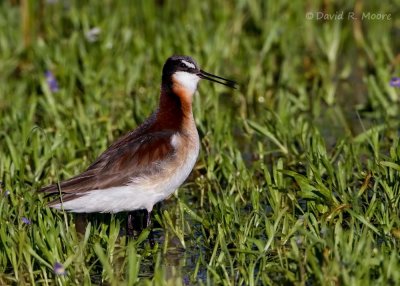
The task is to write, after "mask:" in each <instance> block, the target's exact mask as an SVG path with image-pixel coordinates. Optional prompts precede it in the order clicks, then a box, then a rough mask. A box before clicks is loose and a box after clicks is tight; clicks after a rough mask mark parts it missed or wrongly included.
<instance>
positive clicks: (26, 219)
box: [21, 216, 32, 224]
mask: <svg viewBox="0 0 400 286" xmlns="http://www.w3.org/2000/svg"><path fill="white" fill-rule="evenodd" d="M21 221H22V222H23V223H24V224H31V223H32V222H31V221H30V220H29V219H28V218H26V217H24V216H23V217H22V218H21Z"/></svg>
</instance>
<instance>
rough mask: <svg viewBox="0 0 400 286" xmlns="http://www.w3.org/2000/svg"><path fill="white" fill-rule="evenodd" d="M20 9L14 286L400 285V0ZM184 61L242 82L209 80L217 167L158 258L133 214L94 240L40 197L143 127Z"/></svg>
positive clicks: (1, 209) (106, 222)
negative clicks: (395, 82)
mask: <svg viewBox="0 0 400 286" xmlns="http://www.w3.org/2000/svg"><path fill="white" fill-rule="evenodd" d="M13 2H15V1H2V2H1V4H0V71H1V72H0V84H1V88H0V180H1V181H2V186H1V193H0V284H1V285H33V284H37V285H42V284H43V285H90V284H92V285H98V284H100V283H101V282H103V283H104V284H103V285H133V284H145V285H147V284H156V285H181V284H185V285H188V284H204V285H216V284H222V285H363V286H366V285H396V284H399V283H400V282H399V281H400V272H399V269H400V255H399V239H400V208H399V207H400V205H399V200H400V147H399V134H400V132H399V130H400V119H399V113H400V104H399V103H400V89H398V88H394V87H391V86H390V85H389V82H390V79H391V78H392V77H395V76H400V68H399V66H400V54H398V53H397V52H398V51H399V50H400V40H399V39H400V37H399V33H400V21H399V19H398V17H397V16H398V15H400V2H399V1H379V2H376V3H373V1H335V3H333V1H301V0H296V1H255V0H246V1H245V0H242V1H215V2H214V3H211V2H210V3H207V2H206V1H188V2H187V3H185V4H184V2H185V1H135V3H133V2H131V1H77V0H76V1H72V0H71V1H68V0H65V1H61V0H60V1H58V2H57V3H55V4H49V3H47V1H42V2H40V1H21V2H23V3H25V4H23V3H22V4H20V5H12V4H11V3H13ZM40 3H42V4H40ZM24 5H25V6H24ZM22 11H25V12H24V13H22ZM309 11H313V12H317V11H325V12H326V13H330V14H334V13H338V12H341V11H343V12H344V19H343V20H326V21H324V20H316V19H313V20H307V19H306V13H307V12H309ZM353 11H354V12H356V13H359V17H361V15H362V13H363V12H366V13H368V12H370V13H381V14H391V19H390V20H368V19H361V18H359V19H358V20H349V19H347V15H348V13H349V12H353ZM22 15H25V16H24V17H23V16H22ZM315 15H316V14H314V16H315ZM93 27H98V28H100V29H101V33H100V35H99V37H98V40H97V41H94V42H89V41H88V40H87V39H86V37H85V33H86V32H87V31H88V30H89V29H91V28H93ZM172 54H186V55H191V56H193V57H194V58H195V59H196V60H197V61H198V62H199V64H200V65H201V66H202V68H204V69H205V70H207V71H210V72H213V73H215V74H218V75H221V76H224V77H227V78H233V79H236V80H237V81H238V82H239V83H240V87H239V89H238V90H230V89H227V88H225V87H222V86H216V85H213V84H211V83H208V82H202V83H201V84H200V88H199V92H198V94H197V95H196V98H195V102H194V111H195V118H196V122H197V126H198V129H199V133H200V136H201V153H200V157H199V160H198V163H197V165H196V167H195V169H194V171H193V172H192V175H191V176H190V178H189V180H188V181H187V182H186V183H185V184H184V185H183V186H182V187H181V188H180V190H179V195H177V196H173V197H171V198H170V199H168V200H166V201H164V202H162V203H161V207H160V209H159V210H158V211H155V212H154V213H153V221H155V225H156V227H155V230H154V231H155V236H156V242H157V243H156V245H155V246H154V247H151V245H150V243H149V240H148V235H149V231H148V230H145V231H144V232H142V233H141V234H140V235H138V236H137V237H136V238H135V239H131V240H127V239H126V237H125V236H120V235H119V234H120V231H121V230H123V228H124V223H125V222H124V215H113V216H106V215H105V216H99V217H96V216H94V217H93V218H92V219H91V220H90V223H89V224H88V226H87V228H86V232H85V233H84V234H79V233H77V231H76V229H75V222H74V216H73V215H72V214H69V213H62V212H57V211H54V210H52V209H49V208H48V207H47V206H46V202H47V200H48V199H46V198H43V197H42V196H41V195H39V194H38V193H36V192H35V191H36V190H37V189H39V188H40V187H42V186H44V185H47V184H49V183H51V182H56V181H57V180H62V179H65V178H68V177H71V176H73V175H76V174H78V173H79V172H81V171H83V170H84V169H85V168H86V167H87V166H88V165H89V164H90V163H91V162H92V161H93V160H94V159H95V158H96V157H97V156H98V155H99V154H100V153H101V152H102V151H103V150H104V149H105V148H106V147H107V146H108V145H109V144H110V143H111V142H112V141H113V140H115V139H116V138H117V137H118V136H120V135H121V134H123V133H125V132H127V131H128V130H130V129H133V128H135V127H136V126H137V125H138V124H140V123H141V122H142V121H143V120H144V119H145V118H146V117H147V116H148V115H149V114H150V113H151V112H152V111H153V110H154V109H155V108H156V105H157V101H158V90H159V86H160V79H161V68H162V65H163V63H164V61H165V59H166V58H167V57H168V56H170V55H172ZM46 70H51V71H52V72H53V74H54V75H55V77H56V78H57V81H58V83H59V86H60V90H59V91H58V92H51V90H50V89H49V87H48V85H47V83H46V79H45V76H44V73H45V71H46ZM6 191H7V194H8V195H7V194H6ZM23 217H26V218H28V219H29V220H30V221H31V224H25V223H24V222H23V220H22V218H23ZM56 262H60V263H62V264H63V265H64V267H65V270H66V275H57V274H55V273H54V271H53V265H54V264H55V263H56Z"/></svg>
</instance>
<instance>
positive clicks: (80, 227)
mask: <svg viewBox="0 0 400 286" xmlns="http://www.w3.org/2000/svg"><path fill="white" fill-rule="evenodd" d="M86 227H87V215H86V214H85V213H77V214H75V229H76V232H77V233H79V234H82V235H84V234H85V232H86Z"/></svg>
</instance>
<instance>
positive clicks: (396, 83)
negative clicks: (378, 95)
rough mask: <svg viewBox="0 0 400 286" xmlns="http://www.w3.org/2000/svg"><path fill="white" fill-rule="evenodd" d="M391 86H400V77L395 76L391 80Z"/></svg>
mask: <svg viewBox="0 0 400 286" xmlns="http://www.w3.org/2000/svg"><path fill="white" fill-rule="evenodd" d="M390 86H392V87H400V77H393V78H392V79H391V80H390Z"/></svg>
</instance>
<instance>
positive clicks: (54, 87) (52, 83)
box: [45, 71, 58, 92]
mask: <svg viewBox="0 0 400 286" xmlns="http://www.w3.org/2000/svg"><path fill="white" fill-rule="evenodd" d="M45 76H46V81H47V85H48V86H49V89H50V90H51V92H57V91H58V82H57V80H56V78H55V76H54V75H53V73H52V72H51V71H46V73H45Z"/></svg>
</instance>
